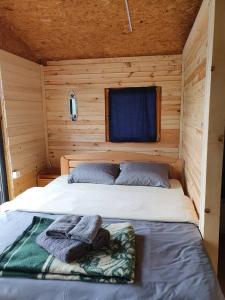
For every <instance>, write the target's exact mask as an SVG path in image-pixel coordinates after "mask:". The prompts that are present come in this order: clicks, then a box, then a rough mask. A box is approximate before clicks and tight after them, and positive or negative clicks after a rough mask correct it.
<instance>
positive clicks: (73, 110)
mask: <svg viewBox="0 0 225 300" xmlns="http://www.w3.org/2000/svg"><path fill="white" fill-rule="evenodd" d="M69 110H70V117H71V120H72V121H76V120H77V117H78V114H77V99H76V96H75V93H74V91H70V93H69Z"/></svg>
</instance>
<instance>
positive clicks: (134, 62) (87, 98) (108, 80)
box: [43, 55, 182, 166]
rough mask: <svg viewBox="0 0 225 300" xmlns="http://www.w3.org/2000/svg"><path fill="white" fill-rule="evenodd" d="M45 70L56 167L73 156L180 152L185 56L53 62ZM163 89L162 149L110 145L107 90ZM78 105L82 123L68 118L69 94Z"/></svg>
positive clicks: (50, 147)
mask: <svg viewBox="0 0 225 300" xmlns="http://www.w3.org/2000/svg"><path fill="white" fill-rule="evenodd" d="M43 70H44V87H45V98H46V99H45V100H46V111H47V131H48V153H49V160H50V161H51V163H52V164H53V165H54V166H58V165H59V158H60V156H61V155H62V154H72V153H73V152H74V151H84V150H86V151H87V150H88V151H90V150H93V151H104V150H116V151H134V152H143V153H149V154H159V155H160V154H162V155H169V156H173V157H177V156H178V152H179V128H180V103H181V73H182V67H181V55H169V56H152V57H129V58H113V59H110V58H105V59H83V60H72V61H58V62H54V61H50V62H48V65H47V66H46V67H44V68H43ZM151 85H157V86H161V87H162V117H161V122H162V132H161V141H160V142H159V143H142V144H139V143H132V144H131V143H119V144H116V143H106V142H105V105H104V97H105V96H104V89H105V88H110V87H131V86H151ZM71 89H73V90H74V91H75V94H76V96H77V99H78V120H77V121H75V122H72V121H71V120H70V118H69V110H68V101H67V98H68V93H69V91H70V90H71Z"/></svg>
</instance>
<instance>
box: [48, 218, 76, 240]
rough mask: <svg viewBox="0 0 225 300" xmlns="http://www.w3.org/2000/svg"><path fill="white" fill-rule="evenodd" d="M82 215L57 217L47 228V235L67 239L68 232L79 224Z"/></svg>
mask: <svg viewBox="0 0 225 300" xmlns="http://www.w3.org/2000/svg"><path fill="white" fill-rule="evenodd" d="M80 219H81V217H80V216H76V215H71V216H62V217H59V218H57V219H56V220H55V221H54V222H53V223H52V224H51V225H49V227H48V228H47V230H46V235H47V236H49V237H54V238H59V239H63V238H64V239H66V238H68V236H67V235H68V232H69V231H70V230H71V229H72V228H73V227H74V226H76V225H77V223H78V222H79V221H80Z"/></svg>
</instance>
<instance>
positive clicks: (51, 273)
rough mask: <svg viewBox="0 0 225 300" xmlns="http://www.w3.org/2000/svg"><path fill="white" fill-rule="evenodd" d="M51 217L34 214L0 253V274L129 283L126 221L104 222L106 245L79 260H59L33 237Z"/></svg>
mask: <svg viewBox="0 0 225 300" xmlns="http://www.w3.org/2000/svg"><path fill="white" fill-rule="evenodd" d="M51 222H52V220H51V219H46V218H39V217H34V218H33V221H32V224H31V225H30V226H29V227H28V228H27V229H26V230H25V231H24V232H23V234H22V235H21V236H20V237H18V238H17V239H16V241H15V242H14V243H13V244H12V245H10V246H9V247H8V248H7V249H6V250H5V251H4V252H3V253H2V254H1V255H0V276H4V277H6V276H7V277H28V278H36V279H60V280H81V281H91V282H104V283H133V282H134V269H135V235H134V230H133V227H132V226H131V225H130V224H129V223H117V224H109V225H107V224H104V225H103V227H104V228H106V229H107V230H109V232H110V235H111V241H110V247H109V248H105V249H103V250H101V251H91V252H90V253H89V254H88V255H87V256H85V257H84V258H82V259H81V260H79V261H75V262H73V263H70V264H67V263H63V262H61V261H59V260H58V259H56V258H55V257H53V256H52V255H50V254H49V253H48V252H47V251H45V250H44V249H43V248H41V247H40V246H39V245H38V244H36V242H35V240H36V237H37V236H38V235H39V234H40V233H41V232H42V231H44V230H45V229H46V228H47V227H48V226H49V225H50V224H51Z"/></svg>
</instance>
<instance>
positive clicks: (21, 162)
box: [0, 50, 46, 198]
mask: <svg viewBox="0 0 225 300" xmlns="http://www.w3.org/2000/svg"><path fill="white" fill-rule="evenodd" d="M0 66H1V77H2V91H1V104H2V107H1V109H2V118H3V127H4V128H3V129H4V142H5V147H6V149H5V150H6V153H7V157H6V158H7V162H8V163H7V165H8V177H9V182H10V184H9V187H10V197H11V198H13V197H15V196H16V195H18V194H20V193H21V192H23V191H25V190H26V189H27V188H29V187H32V186H36V184H37V180H36V174H37V172H38V171H39V170H40V169H41V168H43V167H44V166H46V152H45V137H44V125H43V124H44V120H43V102H42V88H41V69H40V66H39V65H38V64H35V63H33V62H30V61H28V60H25V59H22V58H20V57H18V56H15V55H13V54H10V53H8V52H5V51H2V50H0ZM15 169H16V170H20V172H21V177H20V178H18V179H15V180H13V179H12V171H13V170H15Z"/></svg>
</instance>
